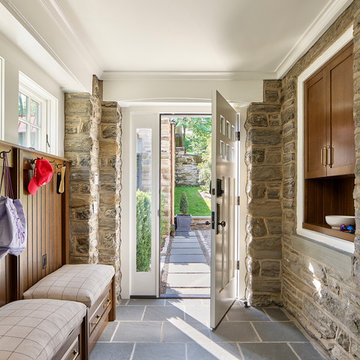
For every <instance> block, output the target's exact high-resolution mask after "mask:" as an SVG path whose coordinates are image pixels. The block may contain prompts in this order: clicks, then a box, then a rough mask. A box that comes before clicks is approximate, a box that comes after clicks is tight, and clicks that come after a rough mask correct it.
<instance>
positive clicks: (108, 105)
mask: <svg viewBox="0 0 360 360" xmlns="http://www.w3.org/2000/svg"><path fill="white" fill-rule="evenodd" d="M64 145H65V157H67V158H68V159H69V160H71V161H72V163H71V169H70V262H71V263H91V264H96V263H102V264H110V265H113V266H114V268H115V272H116V278H115V281H116V292H117V296H118V298H119V296H120V286H121V274H120V241H121V237H120V216H121V214H120V190H121V182H120V179H121V113H120V108H119V106H118V105H117V103H115V102H103V101H102V82H101V81H99V80H98V79H97V78H96V77H94V79H93V94H92V95H90V94H86V93H81V94H65V143H64Z"/></svg>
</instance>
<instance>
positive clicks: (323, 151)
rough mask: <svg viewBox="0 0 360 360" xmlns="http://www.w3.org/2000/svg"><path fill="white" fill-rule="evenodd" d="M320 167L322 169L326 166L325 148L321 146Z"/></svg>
mask: <svg viewBox="0 0 360 360" xmlns="http://www.w3.org/2000/svg"><path fill="white" fill-rule="evenodd" d="M324 153H325V155H324ZM321 165H322V166H323V167H326V165H327V151H326V146H323V147H322V148H321Z"/></svg>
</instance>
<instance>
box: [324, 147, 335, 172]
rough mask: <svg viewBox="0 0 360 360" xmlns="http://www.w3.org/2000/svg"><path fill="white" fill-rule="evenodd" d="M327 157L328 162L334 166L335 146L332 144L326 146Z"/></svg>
mask: <svg viewBox="0 0 360 360" xmlns="http://www.w3.org/2000/svg"><path fill="white" fill-rule="evenodd" d="M328 153H329V157H328V155H327V154H328ZM326 157H327V161H326V164H327V165H329V167H330V166H333V164H334V148H333V147H332V146H330V145H328V146H327V147H326Z"/></svg>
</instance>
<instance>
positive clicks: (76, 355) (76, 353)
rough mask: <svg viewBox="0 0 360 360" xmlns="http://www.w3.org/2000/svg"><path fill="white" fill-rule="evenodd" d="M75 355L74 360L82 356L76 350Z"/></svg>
mask: <svg viewBox="0 0 360 360" xmlns="http://www.w3.org/2000/svg"><path fill="white" fill-rule="evenodd" d="M73 355H74V357H73V358H72V360H76V359H77V358H78V356H79V355H80V354H79V352H78V351H77V350H74V351H73Z"/></svg>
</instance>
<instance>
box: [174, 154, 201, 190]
mask: <svg viewBox="0 0 360 360" xmlns="http://www.w3.org/2000/svg"><path fill="white" fill-rule="evenodd" d="M200 162H201V156H199V155H193V154H187V153H186V152H185V148H183V147H177V148H175V184H176V185H177V186H199V167H198V165H199V163H200Z"/></svg>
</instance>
